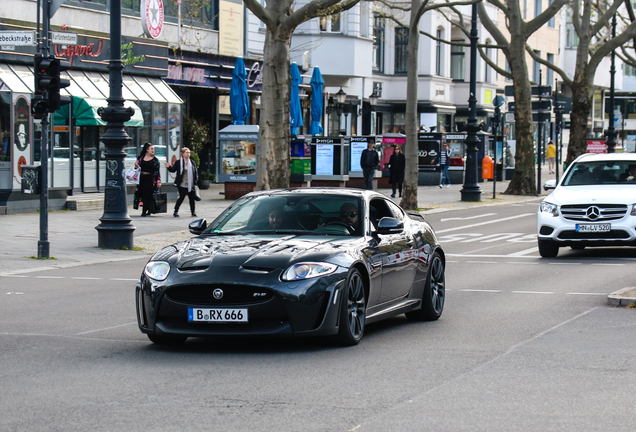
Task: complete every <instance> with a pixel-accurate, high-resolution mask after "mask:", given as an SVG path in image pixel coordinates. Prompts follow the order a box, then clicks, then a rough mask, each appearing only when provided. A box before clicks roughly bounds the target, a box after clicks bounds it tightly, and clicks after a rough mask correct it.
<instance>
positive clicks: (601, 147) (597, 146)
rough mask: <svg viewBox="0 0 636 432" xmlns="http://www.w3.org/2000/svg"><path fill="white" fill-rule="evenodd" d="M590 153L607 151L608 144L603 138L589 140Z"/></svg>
mask: <svg viewBox="0 0 636 432" xmlns="http://www.w3.org/2000/svg"><path fill="white" fill-rule="evenodd" d="M587 152H588V153H607V145H606V144H605V141H603V140H587Z"/></svg>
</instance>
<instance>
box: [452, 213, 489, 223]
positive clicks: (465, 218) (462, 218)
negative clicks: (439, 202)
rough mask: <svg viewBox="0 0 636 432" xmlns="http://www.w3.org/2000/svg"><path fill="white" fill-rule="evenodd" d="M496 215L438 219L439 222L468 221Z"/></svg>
mask: <svg viewBox="0 0 636 432" xmlns="http://www.w3.org/2000/svg"><path fill="white" fill-rule="evenodd" d="M496 214H497V213H484V214H480V215H477V216H466V217H452V218H443V219H440V222H446V221H452V220H468V219H477V218H481V217H486V216H494V215H496Z"/></svg>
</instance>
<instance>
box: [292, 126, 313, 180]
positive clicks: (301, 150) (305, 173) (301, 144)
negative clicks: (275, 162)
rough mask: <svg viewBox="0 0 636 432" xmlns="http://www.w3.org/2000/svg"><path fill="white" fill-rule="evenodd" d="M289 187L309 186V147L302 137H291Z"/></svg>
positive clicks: (305, 139)
mask: <svg viewBox="0 0 636 432" xmlns="http://www.w3.org/2000/svg"><path fill="white" fill-rule="evenodd" d="M289 186H290V187H309V186H311V145H310V144H309V142H307V138H305V136H304V135H297V136H292V139H291V173H290V176H289Z"/></svg>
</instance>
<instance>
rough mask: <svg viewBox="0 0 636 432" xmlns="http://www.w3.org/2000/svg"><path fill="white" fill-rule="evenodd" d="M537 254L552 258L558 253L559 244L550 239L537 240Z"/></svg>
mask: <svg viewBox="0 0 636 432" xmlns="http://www.w3.org/2000/svg"><path fill="white" fill-rule="evenodd" d="M539 254H540V255H541V256H542V257H543V258H554V257H555V256H557V255H558V254H559V246H557V245H556V244H555V243H554V242H553V241H551V240H539Z"/></svg>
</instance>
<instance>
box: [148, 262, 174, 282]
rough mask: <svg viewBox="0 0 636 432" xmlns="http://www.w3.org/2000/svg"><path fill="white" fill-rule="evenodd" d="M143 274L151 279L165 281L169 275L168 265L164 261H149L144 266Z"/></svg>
mask: <svg viewBox="0 0 636 432" xmlns="http://www.w3.org/2000/svg"><path fill="white" fill-rule="evenodd" d="M144 273H145V274H146V276H148V277H149V278H151V279H154V280H158V281H162V280H165V279H166V278H167V277H168V273H170V264H168V263H167V262H165V261H150V262H149V263H148V264H146V268H145V269H144Z"/></svg>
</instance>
